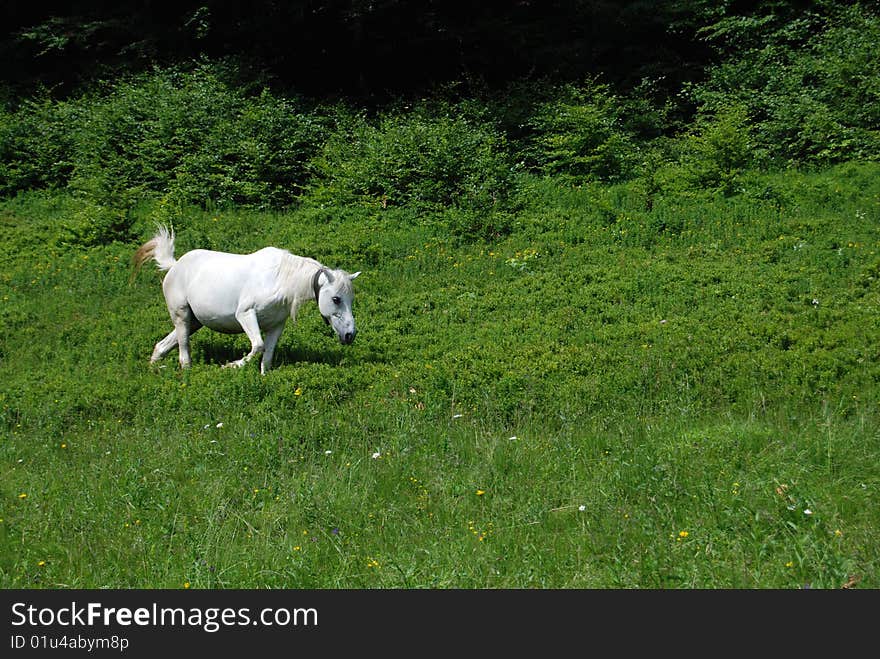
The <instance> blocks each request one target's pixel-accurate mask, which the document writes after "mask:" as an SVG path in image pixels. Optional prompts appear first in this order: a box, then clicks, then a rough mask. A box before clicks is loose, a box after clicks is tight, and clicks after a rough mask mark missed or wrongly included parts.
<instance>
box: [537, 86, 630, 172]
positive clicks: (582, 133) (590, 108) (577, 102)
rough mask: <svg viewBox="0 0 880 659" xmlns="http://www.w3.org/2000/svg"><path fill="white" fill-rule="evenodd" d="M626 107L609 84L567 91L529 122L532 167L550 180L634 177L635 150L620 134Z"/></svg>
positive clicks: (625, 134) (625, 135) (627, 135)
mask: <svg viewBox="0 0 880 659" xmlns="http://www.w3.org/2000/svg"><path fill="white" fill-rule="evenodd" d="M623 108H624V104H623V103H622V102H621V101H620V99H619V98H618V97H617V96H616V95H615V94H613V93H612V92H611V90H610V89H609V88H608V86H607V85H602V84H598V83H595V82H590V83H588V84H586V85H585V86H583V87H575V86H567V87H565V88H563V89H562V90H561V91H560V93H559V95H558V98H556V99H553V100H550V101H547V102H545V103H542V104H541V105H540V106H539V107H538V109H537V111H536V113H535V115H534V117H533V118H532V119H531V121H530V125H531V128H532V131H533V137H532V141H531V147H530V156H531V160H532V163H533V165H534V166H535V167H537V169H538V170H539V171H541V172H542V173H544V174H549V175H558V174H561V175H568V176H572V177H575V178H579V179H588V180H595V179H598V180H614V179H620V178H625V177H626V176H628V175H629V174H631V173H632V171H633V168H634V164H635V161H636V147H635V143H634V140H633V138H632V136H631V134H630V133H629V132H628V131H627V130H625V129H624V126H623V123H624V117H625V113H624V111H623Z"/></svg>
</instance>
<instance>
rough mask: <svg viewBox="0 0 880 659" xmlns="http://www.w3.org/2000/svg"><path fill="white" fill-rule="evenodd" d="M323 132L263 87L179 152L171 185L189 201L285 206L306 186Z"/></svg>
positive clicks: (315, 122)
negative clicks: (193, 147) (198, 140)
mask: <svg viewBox="0 0 880 659" xmlns="http://www.w3.org/2000/svg"><path fill="white" fill-rule="evenodd" d="M323 130H324V129H323V126H322V125H321V123H320V121H318V119H317V118H316V117H314V116H313V115H310V114H305V113H301V112H298V111H297V110H296V108H295V107H294V104H293V102H291V101H289V100H285V99H278V98H275V97H274V96H272V95H271V94H270V93H269V92H268V91H263V93H262V94H261V95H260V96H258V97H256V98H254V99H249V100H248V102H247V103H246V104H243V105H242V107H241V109H240V110H239V111H237V112H235V113H233V114H231V115H230V116H226V117H223V118H222V119H221V120H220V121H218V122H217V123H216V124H215V125H214V126H213V127H212V128H211V130H210V131H209V132H208V133H207V135H206V137H205V140H204V143H203V145H202V148H200V149H198V150H196V151H194V152H192V153H189V154H184V155H183V157H182V159H181V163H180V165H179V167H178V168H177V169H176V180H175V182H174V187H175V188H176V189H177V190H178V191H179V192H180V193H181V194H182V196H183V198H184V199H185V200H186V201H188V202H192V203H204V201H205V200H208V201H210V202H212V203H215V204H219V205H229V204H237V205H246V206H255V207H263V208H269V207H275V208H277V207H283V206H286V205H288V204H290V203H292V202H293V201H294V200H295V199H296V198H297V197H299V196H300V195H301V194H302V192H303V191H304V189H305V188H306V186H307V185H308V182H309V177H310V175H311V172H310V170H309V166H308V164H309V161H310V159H311V158H312V156H313V155H314V154H315V153H316V152H317V149H318V148H319V147H320V144H321V142H322V139H323Z"/></svg>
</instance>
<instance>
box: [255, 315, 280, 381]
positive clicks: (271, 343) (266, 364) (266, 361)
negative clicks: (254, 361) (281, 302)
mask: <svg viewBox="0 0 880 659" xmlns="http://www.w3.org/2000/svg"><path fill="white" fill-rule="evenodd" d="M283 330H284V322H283V321H282V322H281V323H279V324H278V325H276V326H275V327H273V328H272V329H270V330H269V331H268V332H266V343H265V346H264V348H263V359H262V361H261V362H260V373H261V374H263V375H265V374H266V371H268V370H269V369H270V368H272V357H273V355H274V354H275V346H276V345H278V339H279V338H281V332H282V331H283Z"/></svg>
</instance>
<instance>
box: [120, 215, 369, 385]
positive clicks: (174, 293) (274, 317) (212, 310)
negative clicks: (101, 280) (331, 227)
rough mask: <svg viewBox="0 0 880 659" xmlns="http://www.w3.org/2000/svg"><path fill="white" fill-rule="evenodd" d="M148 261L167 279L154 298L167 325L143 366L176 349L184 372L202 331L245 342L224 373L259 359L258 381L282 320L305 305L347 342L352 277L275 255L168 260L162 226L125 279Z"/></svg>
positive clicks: (351, 330) (201, 252)
mask: <svg viewBox="0 0 880 659" xmlns="http://www.w3.org/2000/svg"><path fill="white" fill-rule="evenodd" d="M151 258H152V259H153V260H155V261H156V264H157V265H158V267H159V270H162V271H167V272H168V274H167V275H165V278H164V280H163V281H162V291H163V292H164V293H165V302H166V303H167V305H168V312H169V313H170V314H171V322H172V323H174V330H173V331H172V332H170V333H169V334H168V335H167V336H166V337H165V338H164V339H162V340H161V341H159V342H158V343H157V344H156V347H155V348H154V349H153V355H152V357H150V363H151V364H152V363H153V362H156V361H158V360H160V359H162V358H163V357H164V356H165V355H167V354H168V353H169V352H171V351H172V350H173V349H174V347H175V346H177V347H178V350H179V353H180V366H181V367H182V368H187V367H189V366H190V364H191V363H192V360H191V359H190V355H189V337H190V336H192V334H193V333H195V332H196V330H198V329H199V328H201V327H202V326H204V327H209V328H211V329H213V330H216V331H218V332H225V333H227V334H240V333H241V332H244V333H245V334H247V337H248V339H250V342H251V351H250V352H249V353H248V354H247V355H245V356H244V357H242V358H241V359H239V360H237V361H233V362H230V363H228V364H225V366H244V365H245V364H247V363H248V362H249V361H250V360H251V359H253V358H254V357H256V356H257V355H259V354H261V353H262V355H263V357H262V360H261V362H260V372H261V373H266V371H268V370H269V369H270V368H271V367H272V356H273V353H274V352H275V346H276V345H277V344H278V339H279V338H280V337H281V332H282V330H283V329H284V324H285V323H286V322H287V318H288V316H289V317H290V318H292V319H294V320H296V311H297V309H298V308H299V307H300V305H302V303H303V302H307V301H308V300H315V301H317V303H318V309H319V311H320V312H321V315H322V316H323V317H324V321H325V322H326V323H328V324H329V325H332V326H333V329H334V330H335V331H336V334H337V336H338V337H339V341H340V343H342V344H344V345H348V344H350V343H351V342H352V341H354V337H355V334H356V333H357V330H356V329H355V326H354V316H352V311H351V305H352V301H353V299H354V290H353V288H352V285H351V282H352V280H353V279H355V278H356V277H357V276H358V275H359V274H361V273H360V272H355V273H352V274H349V273H347V272H345V271H344V270H330V269H328V268H325V267H324V266H323V265H321V264H320V263H319V262H318V261H316V260H315V259H310V258H306V257H303V256H296V255H295V254H291V253H290V252H288V251H287V250H283V249H278V248H277V247H264V248H263V249H261V250H259V251H256V252H254V253H252V254H228V253H226V252H214V251H210V250H205V249H195V250H192V251H191V252H187V253H186V254H184V255H183V256H181V257H180V258H179V259H175V258H174V231H173V230H172V231H169V230H168V229H167V228H165V227H163V226H160V227H159V228H158V231H157V232H156V235H154V236H153V238H152V239H150V240H149V241H147V242H146V243H144V244H143V245H141V246H140V247H139V248H138V250H137V252H136V253H135V254H134V257H133V258H132V263H133V265H134V268H135V269H134V271H133V273H132V276H133V277H134V276H135V275H136V274H137V272H138V270H140V267H141V266H142V265H143V264H144V263H145V262H146V261H148V260H149V259H151Z"/></svg>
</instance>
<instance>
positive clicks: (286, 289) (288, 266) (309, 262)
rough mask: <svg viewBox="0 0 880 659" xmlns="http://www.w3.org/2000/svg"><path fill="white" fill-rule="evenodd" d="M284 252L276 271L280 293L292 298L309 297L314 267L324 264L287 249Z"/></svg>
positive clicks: (278, 291)
mask: <svg viewBox="0 0 880 659" xmlns="http://www.w3.org/2000/svg"><path fill="white" fill-rule="evenodd" d="M282 252H283V254H282V255H281V258H280V259H279V260H278V268H277V270H276V273H275V274H276V280H277V288H276V290H277V293H278V295H280V296H282V297H284V298H286V299H290V300H294V299H300V300H302V299H306V298H308V295H309V291H310V290H311V289H310V287H309V284H310V283H311V276H312V269H313V268H321V267H323V266H322V265H321V264H320V263H319V262H318V261H316V260H315V259H311V258H308V257H305V256H297V255H296V254H291V253H290V252H288V251H287V250H282Z"/></svg>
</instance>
